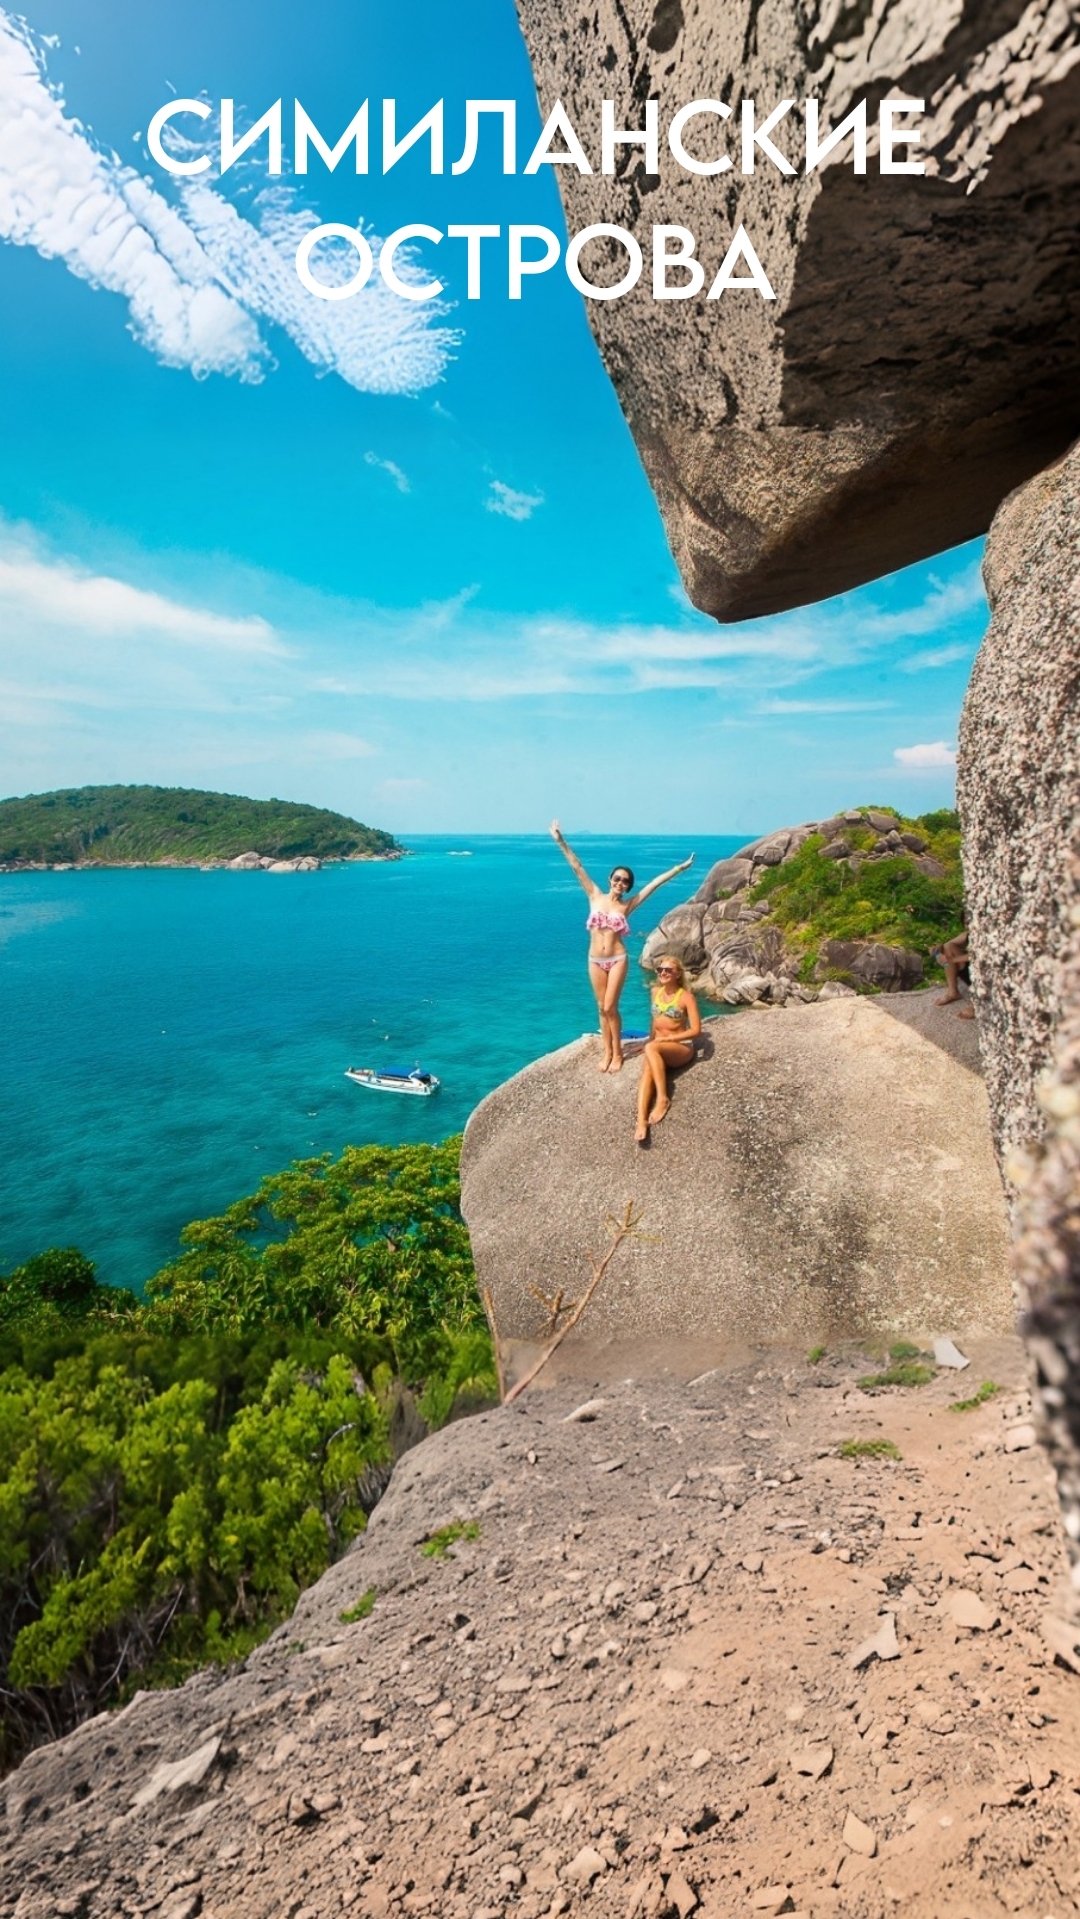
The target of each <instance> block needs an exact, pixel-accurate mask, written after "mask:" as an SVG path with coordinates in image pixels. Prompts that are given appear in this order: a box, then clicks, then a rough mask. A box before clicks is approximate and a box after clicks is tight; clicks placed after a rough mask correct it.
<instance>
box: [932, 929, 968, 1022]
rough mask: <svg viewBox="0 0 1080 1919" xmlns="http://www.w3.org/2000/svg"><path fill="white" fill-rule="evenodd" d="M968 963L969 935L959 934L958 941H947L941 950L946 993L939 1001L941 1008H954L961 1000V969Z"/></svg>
mask: <svg viewBox="0 0 1080 1919" xmlns="http://www.w3.org/2000/svg"><path fill="white" fill-rule="evenodd" d="M967 963H968V950H967V935H966V933H963V934H959V935H958V936H957V938H956V939H951V940H946V941H945V944H944V946H943V947H942V949H941V964H942V965H943V967H944V968H945V991H944V993H943V995H942V997H941V999H939V1000H938V1001H937V1004H938V1005H939V1006H953V1005H955V1003H956V1001H957V1000H958V999H959V998H960V968H961V967H962V966H966V965H967Z"/></svg>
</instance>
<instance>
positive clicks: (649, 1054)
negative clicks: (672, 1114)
mask: <svg viewBox="0 0 1080 1919" xmlns="http://www.w3.org/2000/svg"><path fill="white" fill-rule="evenodd" d="M645 1057H646V1058H647V1059H648V1060H649V1062H650V1065H651V1067H652V1075H653V1084H654V1086H655V1088H656V1100H655V1104H654V1106H653V1109H652V1112H651V1113H650V1114H649V1124H650V1126H658V1125H659V1123H660V1121H661V1120H662V1119H663V1117H664V1115H665V1113H666V1112H667V1110H668V1108H669V1107H670V1105H671V1095H670V1093H669V1092H668V1077H667V1069H668V1067H669V1066H689V1064H690V1061H691V1060H692V1059H693V1057H694V1055H693V1052H692V1050H690V1051H688V1049H687V1047H686V1046H685V1045H684V1044H683V1042H682V1041H681V1040H670V1039H667V1040H665V1039H660V1040H655V1039H654V1040H650V1041H649V1044H648V1046H646V1048H645Z"/></svg>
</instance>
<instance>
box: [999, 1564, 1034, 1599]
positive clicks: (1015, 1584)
mask: <svg viewBox="0 0 1080 1919" xmlns="http://www.w3.org/2000/svg"><path fill="white" fill-rule="evenodd" d="M1001 1583H1002V1585H1003V1586H1004V1588H1005V1590H1006V1592H1011V1593H1033V1592H1037V1591H1038V1588H1039V1575H1038V1573H1036V1572H1032V1570H1031V1567H1030V1566H1014V1567H1013V1569H1012V1571H1011V1572H1007V1573H1005V1574H1004V1575H1003V1577H1002V1581H1001Z"/></svg>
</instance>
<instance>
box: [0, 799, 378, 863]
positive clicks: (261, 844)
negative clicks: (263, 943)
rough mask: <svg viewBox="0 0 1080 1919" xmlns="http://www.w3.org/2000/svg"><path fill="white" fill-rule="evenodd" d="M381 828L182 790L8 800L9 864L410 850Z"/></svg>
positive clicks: (0, 844)
mask: <svg viewBox="0 0 1080 1919" xmlns="http://www.w3.org/2000/svg"><path fill="white" fill-rule="evenodd" d="M400 850H401V849H400V847H399V846H398V843H397V841H396V840H395V839H394V838H393V836H392V835H391V834H390V833H384V832H383V831H382V830H381V828H379V827H374V826H361V825H360V823H359V821H358V820H350V819H348V818H346V816H345V815H344V814H343V813H331V812H329V811H328V810H327V809H326V808H325V807H321V806H294V805H293V804H292V803H291V802H290V801H288V800H248V799H243V798H241V797H239V796H238V795H236V794H233V793H201V792H197V791H189V790H188V789H187V788H185V787H180V786H79V787H73V788H71V789H70V790H67V791H64V792H59V793H36V794H31V795H29V796H28V797H27V798H26V799H13V800H0V865H3V866H22V865H28V864H41V863H42V862H43V863H44V864H45V865H47V866H57V865H65V864H68V863H70V862H73V863H74V864H75V865H88V864H90V865H93V864H97V865H105V866H127V865H139V864H142V863H145V862H148V863H150V864H154V863H156V862H158V861H180V862H188V861H191V862H194V863H196V864H197V863H198V862H199V861H201V860H229V859H235V858H236V857H237V856H238V855H239V854H240V853H249V852H251V853H260V854H265V855H266V857H267V858H269V859H282V860H284V859H299V858H300V857H301V856H302V855H304V854H312V855H314V857H315V858H316V859H344V858H345V857H347V856H348V855H349V854H355V853H395V852H400Z"/></svg>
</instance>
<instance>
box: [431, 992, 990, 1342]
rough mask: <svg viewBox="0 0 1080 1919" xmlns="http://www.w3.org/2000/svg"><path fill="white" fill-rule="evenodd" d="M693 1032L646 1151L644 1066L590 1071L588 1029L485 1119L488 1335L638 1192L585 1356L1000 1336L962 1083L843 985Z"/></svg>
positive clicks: (971, 1094)
mask: <svg viewBox="0 0 1080 1919" xmlns="http://www.w3.org/2000/svg"><path fill="white" fill-rule="evenodd" d="M705 1032H706V1039H705V1044H704V1047H703V1056H702V1057H701V1058H699V1059H698V1060H697V1061H696V1063H695V1064H694V1065H693V1066H691V1067H690V1068H688V1069H687V1070H686V1071H684V1072H683V1073H682V1074H680V1075H679V1076H678V1081H677V1084H676V1087H675V1091H674V1098H673V1101H672V1106H671V1110H670V1112H669V1113H668V1115H667V1118H666V1119H665V1120H664V1122H663V1125H661V1126H657V1127H655V1128H654V1129H653V1141H652V1146H651V1148H650V1150H649V1151H647V1152H643V1151H642V1150H641V1149H640V1148H639V1147H636V1146H635V1145H634V1140H633V1115H634V1106H635V1100H636V1094H637V1080H638V1073H637V1070H635V1068H634V1067H633V1065H630V1066H628V1067H627V1068H626V1069H625V1070H624V1071H623V1072H622V1073H620V1074H618V1075H615V1076H611V1075H606V1074H600V1073H598V1072H597V1071H596V1057H597V1056H596V1051H595V1046H594V1043H593V1042H592V1041H591V1040H590V1041H577V1042H575V1044H574V1045H573V1046H569V1047H565V1048H564V1049H563V1050H562V1051H561V1052H558V1053H552V1054H549V1055H548V1057H547V1058H546V1059H541V1060H538V1061H537V1062H536V1063H535V1064H534V1065H532V1066H529V1067H526V1069H525V1071H524V1072H522V1073H518V1074H517V1075H516V1077H515V1078H514V1079H511V1080H508V1081H507V1082H506V1084H505V1085H503V1086H500V1087H498V1088H497V1089H496V1091H495V1092H493V1093H491V1094H490V1095H489V1096H488V1098H487V1099H485V1100H484V1101H483V1102H482V1103H481V1105H480V1106H478V1107H477V1109H476V1111H475V1113H474V1114H473V1115H472V1117H471V1119H470V1120H469V1124H468V1126H467V1128H466V1132H465V1143H464V1150H463V1155H462V1192H463V1209H464V1212H465V1217H466V1219H467V1221H468V1225H469V1232H470V1236H471V1238H472V1245H473V1253H474V1257H475V1259H476V1266H477V1274H478V1277H479V1281H480V1285H481V1287H482V1288H485V1289H489V1290H490V1294H491V1297H492V1299H493V1301H494V1307H495V1314H494V1316H495V1321H496V1324H497V1327H498V1329H499V1332H500V1334H501V1336H502V1337H503V1338H504V1339H509V1340H530V1339H533V1338H536V1337H538V1336H539V1335H540V1333H541V1332H542V1330H543V1327H544V1323H545V1307H544V1305H543V1303H542V1301H543V1297H547V1298H549V1299H553V1298H554V1297H555V1296H556V1295H557V1294H558V1292H559V1291H560V1289H561V1291H562V1294H563V1298H564V1299H566V1300H570V1299H576V1298H578V1297H579V1296H580V1293H581V1290H582V1286H583V1283H584V1281H585V1280H586V1279H587V1276H588V1266H587V1255H588V1254H589V1253H590V1252H591V1253H595V1252H596V1251H597V1250H598V1249H599V1248H602V1246H603V1243H604V1238H605V1220H606V1219H607V1218H608V1217H609V1216H611V1215H620V1214H621V1213H622V1210H623V1208H624V1206H625V1204H626V1201H627V1199H628V1198H629V1197H630V1196H631V1195H632V1196H633V1199H634V1202H635V1204H636V1206H637V1207H638V1208H639V1209H640V1211H641V1213H642V1216H643V1217H642V1233H643V1237H642V1238H641V1239H640V1240H637V1241H634V1242H632V1243H630V1244H628V1245H627V1246H625V1247H623V1248H622V1249H620V1253H619V1256H618V1264H617V1265H613V1267H612V1270H611V1273H610V1275H609V1277H608V1278H607V1279H605V1282H604V1285H603V1286H602V1288H601V1290H600V1291H599V1292H598V1293H597V1296H596V1298H595V1299H594V1300H593V1301H592V1303H591V1304H590V1306H589V1308H588V1314H587V1319H586V1320H583V1321H582V1325H581V1328H580V1329H579V1331H577V1332H575V1333H574V1334H572V1335H571V1338H572V1339H574V1340H584V1341H585V1342H587V1344H588V1345H589V1346H590V1349H591V1348H592V1347H593V1346H594V1345H595V1346H597V1347H598V1346H599V1345H602V1344H603V1342H604V1341H605V1340H609V1339H617V1340H620V1341H623V1342H626V1341H629V1342H631V1343H633V1342H635V1341H636V1342H638V1343H640V1344H641V1346H642V1350H643V1353H644V1352H648V1353H650V1354H652V1357H653V1360H655V1356H656V1351H657V1350H658V1348H659V1347H660V1346H663V1345H664V1343H665V1342H673V1341H674V1342H677V1341H679V1340H683V1341H685V1340H687V1339H695V1338H696V1339H698V1340H700V1341H702V1342H706V1343H707V1342H712V1343H713V1344H714V1345H718V1346H720V1347H721V1348H727V1349H730V1348H731V1347H732V1346H737V1345H738V1344H739V1342H742V1341H747V1342H754V1343H757V1342H761V1341H762V1340H763V1339H767V1340H769V1341H773V1342H775V1343H776V1344H778V1345H783V1344H797V1343H799V1342H803V1341H805V1342H807V1343H808V1344H813V1343H814V1342H815V1341H816V1340H819V1339H820V1340H833V1339H837V1338H845V1337H857V1336H859V1335H860V1334H863V1335H865V1334H868V1333H878V1334H880V1333H886V1332H896V1333H911V1334H919V1335H923V1336H925V1335H928V1334H930V1333H933V1332H935V1331H941V1330H942V1329H943V1328H951V1329H953V1330H955V1329H957V1328H964V1327H970V1326H981V1327H983V1328H986V1329H988V1330H1002V1329H1004V1328H1006V1327H1007V1326H1008V1325H1009V1324H1010V1321H1011V1316H1012V1301H1011V1294H1010V1289H1009V1280H1008V1250H1007V1240H1006V1228H1005V1207H1004V1201H1003V1198H1002V1193H1001V1184H1000V1180H999V1178H998V1173H997V1168H996V1166H995V1164H994V1158H993V1153H992V1151H991V1147H990V1138H989V1129H988V1127H987V1123H986V1096H985V1092H984V1089H983V1085H982V1081H981V1080H980V1079H979V1077H978V1075H977V1074H976V1073H974V1072H972V1071H970V1070H969V1069H968V1068H967V1067H966V1066H964V1065H962V1064H960V1063H959V1061H958V1060H957V1059H956V1058H955V1057H950V1056H949V1055H948V1054H947V1053H946V1052H944V1051H943V1050H941V1048H940V1047H939V1046H937V1045H934V1044H932V1043H931V1042H930V1041H929V1040H928V1039H926V1038H924V1037H923V1036H922V1035H921V1034H920V1033H919V1032H917V1031H915V1030H913V1028H912V1027H911V1026H909V1025H907V1024H905V1023H903V1022H902V1021H901V1020H900V1019H894V1018H891V1017H890V1016H889V1014H888V1013H887V1012H885V1011H883V1010H881V1009H880V1008H879V1006H878V1005H877V1003H876V1002H873V1001H869V1000H866V999H862V998H856V997H855V996H853V995H849V996H843V997H839V998H836V999H830V1000H828V1001H827V1002H825V1003H821V1004H818V1005H814V1006H795V1007H792V1008H791V1009H790V1010H789V1011H787V1012H785V1014H784V1016H783V1018H782V1019H768V1018H762V1017H761V1016H760V1015H756V1014H754V1013H750V1012H745V1013H739V1014H737V1015H735V1016H734V1017H720V1018H718V1019H715V1020H711V1021H708V1022H706V1028H705ZM637 1363H640V1364H641V1365H644V1364H645V1361H644V1358H642V1359H641V1360H640V1361H638V1362H630V1369H631V1370H632V1367H633V1364H637ZM703 1363H704V1362H703Z"/></svg>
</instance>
